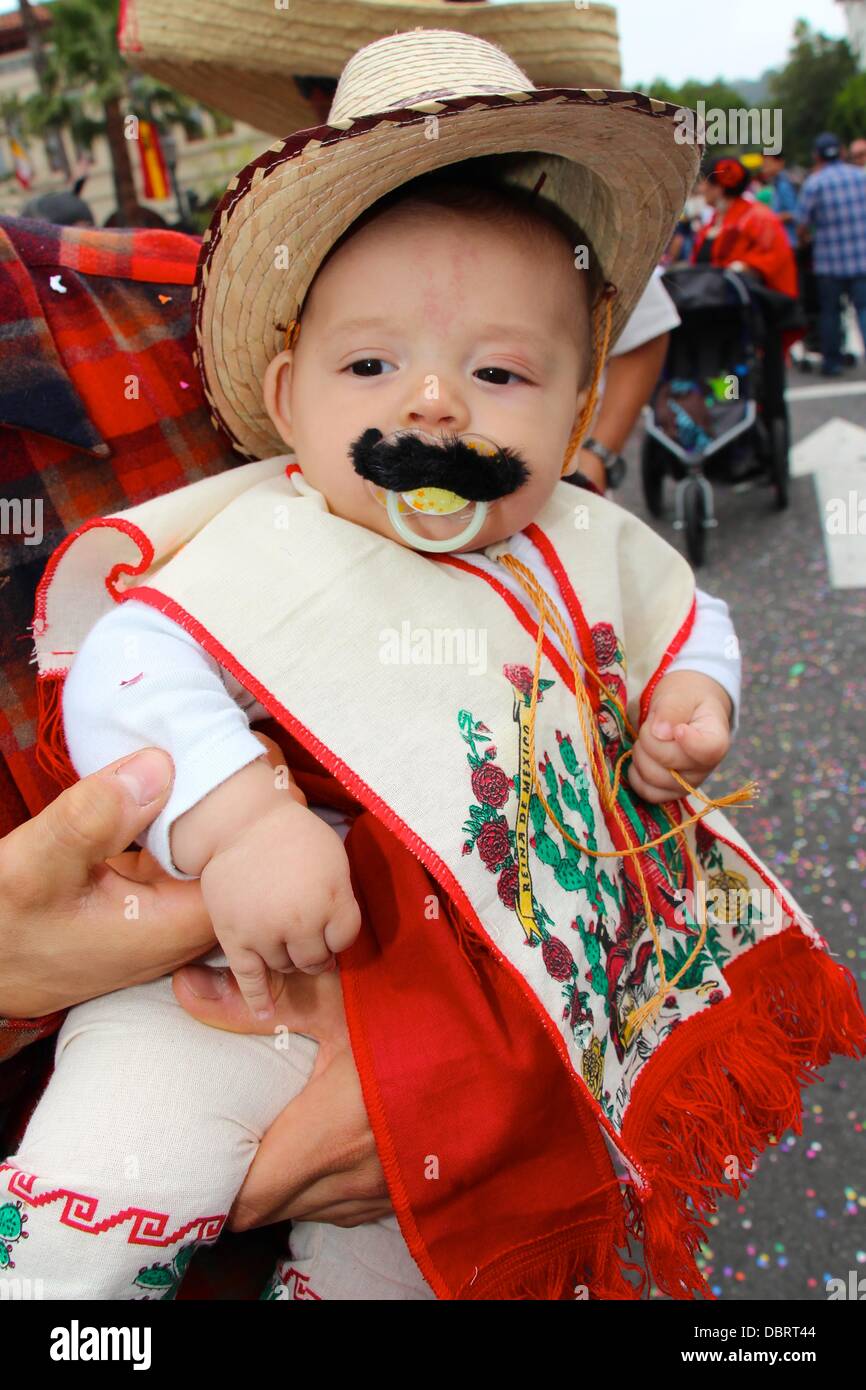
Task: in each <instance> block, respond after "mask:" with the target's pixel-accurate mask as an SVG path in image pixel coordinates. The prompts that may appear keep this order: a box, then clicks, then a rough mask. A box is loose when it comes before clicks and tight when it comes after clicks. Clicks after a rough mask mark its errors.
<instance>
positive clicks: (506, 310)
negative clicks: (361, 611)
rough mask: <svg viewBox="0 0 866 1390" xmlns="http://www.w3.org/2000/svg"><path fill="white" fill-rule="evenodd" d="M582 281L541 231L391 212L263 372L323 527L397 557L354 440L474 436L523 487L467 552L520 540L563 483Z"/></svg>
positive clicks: (437, 522) (560, 246)
mask: <svg viewBox="0 0 866 1390" xmlns="http://www.w3.org/2000/svg"><path fill="white" fill-rule="evenodd" d="M585 280H586V272H585V271H583V270H579V269H576V268H575V266H574V263H573V257H572V255H571V253H570V251H569V247H568V245H567V243H566V242H565V241H564V240H563V239H561V238H559V237H557V236H556V234H555V233H554V232H553V231H552V230H551V231H548V230H547V229H545V228H541V229H536V228H535V227H530V228H528V229H527V230H523V229H522V227H521V228H519V229H518V228H515V227H508V228H505V227H500V226H499V225H498V224H495V223H494V224H491V223H490V222H489V221H486V220H482V219H481V218H479V217H477V216H466V215H464V214H462V213H457V212H454V211H451V210H444V209H442V210H440V209H439V208H433V207H424V208H423V209H421V208H418V207H417V206H415V207H414V208H413V207H409V206H405V207H398V208H394V209H391V210H389V211H388V212H386V213H383V214H382V216H381V217H379V218H377V219H376V220H375V221H374V222H372V223H370V224H368V225H367V226H365V227H363V228H361V230H360V231H359V232H358V233H357V234H356V235H355V236H354V237H352V238H351V239H350V240H349V241H348V242H346V243H345V244H344V245H343V246H342V247H341V248H340V249H339V251H337V252H336V253H335V254H334V256H333V257H332V258H331V260H330V261H329V262H328V264H327V265H326V266H325V267H324V269H323V270H322V272H321V274H320V275H319V276H318V277H317V279H316V281H315V284H314V285H313V287H312V289H311V291H310V294H309V295H308V297H307V300H306V303H305V306H304V311H303V316H302V322H301V332H300V336H299V338H298V341H297V344H296V346H295V348H294V350H293V351H292V350H290V351H287V352H283V353H280V355H279V357H277V358H275V359H274V360H273V361H272V362H270V364H269V365H268V369H267V372H266V375H265V386H264V399H265V404H266V406H267V409H268V413H269V415H270V417H271V419H272V421H273V423H274V425H275V427H276V428H277V430H278V431H279V433H280V436H281V437H282V438H283V439H284V440H285V442H286V444H287V445H288V446H289V447H290V448H292V449H293V450H294V452H295V453H296V455H297V460H298V463H299V464H300V466H301V470H302V472H303V475H304V477H305V478H306V480H307V482H309V483H310V484H311V485H312V486H313V487H315V488H317V489H318V490H319V491H320V492H321V493H323V494H324V496H325V498H326V500H327V503H328V506H329V508H330V510H331V511H332V512H333V513H335V514H336V515H337V516H341V517H344V518H345V519H346V520H348V521H354V522H356V523H357V524H358V525H360V526H366V527H367V528H368V529H369V530H372V531H378V532H380V534H382V535H383V536H387V537H389V538H390V539H392V540H396V541H398V542H399V543H400V544H406V542H403V541H402V540H400V538H399V536H398V535H397V534H396V532H395V531H394V529H393V527H392V526H391V523H390V521H389V519H388V515H387V513H386V511H385V509H384V507H383V506H382V505H381V504H380V503H379V502H378V501H377V500H376V499H375V497H374V496H373V495H372V493H371V491H370V488H369V485H368V484H367V482H365V480H364V479H363V478H362V477H360V475H359V474H358V473H356V472H355V469H354V467H353V465H352V460H351V455H350V452H349V449H350V445H351V444H352V442H353V441H354V440H356V439H357V438H358V437H359V436H360V435H361V434H362V433H363V432H364V430H366V429H369V428H371V427H373V428H375V429H378V430H381V431H382V434H383V435H389V434H391V433H392V432H393V431H394V430H407V429H408V430H419V431H422V432H424V433H426V434H431V435H434V436H439V435H446V434H452V433H457V434H466V433H469V434H479V435H483V436H485V437H486V438H487V439H489V440H491V441H492V442H493V443H494V444H497V445H499V446H508V447H509V448H511V449H514V450H516V451H517V452H518V453H519V455H520V456H521V457H522V458H523V460H524V461H525V463H526V464H527V466H528V468H529V473H530V476H529V479H528V481H527V482H526V483H524V484H523V486H522V487H520V488H518V489H517V491H516V492H514V493H512V494H511V495H510V496H508V497H504V498H501V499H499V500H497V501H495V502H492V503H490V510H489V513H488V516H487V519H486V521H485V523H484V526H483V528H482V529H481V531H480V532H479V533H478V535H477V536H476V537H475V539H474V540H473V541H472V542H471V545H469V546H467V547H466V549H472V550H480V549H482V548H484V547H485V546H488V545H492V544H493V543H494V542H496V541H499V540H503V539H505V538H506V537H507V536H510V535H513V534H514V532H516V531H520V530H522V529H523V527H525V526H527V525H528V524H529V523H530V522H531V521H532V520H533V519H534V518H535V517H536V516H537V515H538V513H539V512H540V511H541V509H542V508H543V507H544V505H545V503H546V502H547V500H548V498H549V497H550V494H551V493H552V491H553V489H554V487H555V486H556V483H557V482H558V481H559V478H560V476H561V471H562V464H563V460H564V457H565V450H566V447H567V444H568V441H569V438H570V436H571V432H572V429H573V427H574V424H575V421H576V420H577V417H578V415H579V414H580V409H581V406H582V404H583V401H584V399H585V395H586V393H585V391H581V389H580V387H581V382H582V381H583V379H584V374H585V370H586V367H587V354H588V351H589V337H588V327H587V325H588V305H587V296H586V288H585ZM431 485H435V483H434V482H433V480H432V479H431ZM410 525H411V528H412V530H414V531H417V532H418V533H419V534H420V535H423V536H425V537H428V538H430V539H433V540H439V539H443V538H447V537H450V536H455V535H457V534H458V533H459V532H460V531H461V530H463V529H464V527H465V525H466V519H465V517H464V518H463V519H462V520H456V519H455V518H453V517H452V518H449V517H447V516H445V517H435V516H421V515H418V514H413V515H412V517H411V518H410Z"/></svg>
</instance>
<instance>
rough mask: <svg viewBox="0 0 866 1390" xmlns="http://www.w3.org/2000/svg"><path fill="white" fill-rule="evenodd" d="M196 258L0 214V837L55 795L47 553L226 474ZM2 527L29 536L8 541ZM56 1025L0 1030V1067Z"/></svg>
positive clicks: (0, 1078)
mask: <svg viewBox="0 0 866 1390" xmlns="http://www.w3.org/2000/svg"><path fill="white" fill-rule="evenodd" d="M199 246H200V240H199V238H197V237H191V236H185V235H182V234H181V233H179V232H169V231H152V230H149V229H148V230H144V229H141V230H120V231H108V230H93V229H90V228H74V227H57V226H53V225H50V224H48V223H43V222H35V221H30V220H25V219H21V218H12V217H0V323H2V325H3V332H2V335H0V426H2V429H0V500H2V501H3V504H4V506H3V510H2V514H0V520H2V523H3V525H2V530H3V531H4V532H6V534H3V535H0V543H2V559H0V834H6V833H7V832H8V831H9V830H11V829H12V828H13V827H14V826H15V825H17V824H19V823H20V822H21V821H23V820H25V819H26V818H27V817H28V816H29V815H32V814H34V813H35V812H37V811H39V810H41V809H42V807H43V806H45V805H46V803H47V802H48V801H50V800H51V799H52V798H53V796H54V795H56V792H57V787H56V786H55V785H54V784H53V783H52V782H51V780H50V778H49V777H47V776H46V774H45V773H44V772H43V771H42V770H41V769H40V768H39V767H38V765H37V763H36V759H35V755H34V742H35V733H36V695H35V680H34V668H33V667H32V665H31V664H30V656H31V636H30V631H29V628H30V623H31V621H32V617H33V598H34V593H35V589H36V585H37V582H38V580H39V578H40V575H41V573H42V570H43V569H44V567H45V562H46V560H47V558H48V556H49V555H50V554H51V552H52V551H53V550H54V549H55V547H56V546H57V545H58V544H59V543H60V542H61V541H62V540H63V538H64V537H65V536H66V535H67V534H68V533H69V532H70V531H72V530H74V528H75V527H76V526H78V525H79V524H80V523H81V522H83V521H86V520H88V519H89V518H90V517H93V516H98V515H100V514H104V513H107V512H114V511H118V510H120V509H121V508H124V507H130V506H133V505H135V504H136V503H137V502H143V501H145V500H146V499H147V498H150V497H155V496H157V495H159V494H160V493H162V492H167V491H169V490H170V489H171V488H176V487H180V486H181V485H182V484H184V483H189V482H193V481H195V480H196V479H198V478H203V477H206V476H208V475H210V474H213V473H218V472H221V471H222V470H223V469H224V468H228V467H231V466H232V465H233V464H238V463H241V462H242V460H241V459H240V458H239V457H238V456H237V455H236V454H234V453H233V452H232V450H231V448H230V446H229V444H228V441H227V440H226V438H225V436H224V435H222V434H221V433H219V432H218V431H217V430H216V429H215V428H214V425H213V423H212V422H211V417H210V411H209V408H208V406H207V403H206V401H205V399H204V396H203V394H202V391H201V388H200V385H199V381H198V374H197V372H196V369H195V367H194V366H193V363H192V350H193V335H192V325H191V319H190V304H189V296H190V287H191V285H192V281H193V279H194V276H195V266H196V260H197V258H198V249H199ZM18 507H20V508H21V510H20V512H16V510H15V509H16V508H18ZM16 515H20V516H22V517H23V518H24V520H25V524H27V531H28V533H29V534H13V531H14V526H13V525H12V522H13V521H14V519H15V517H16ZM28 518H29V522H28ZM36 519H38V523H39V524H38V529H37V528H36V527H35V526H34V521H35V520H36ZM40 532H41V535H40V534H39V533H40ZM32 541H38V543H35V544H34V543H31V542H32ZM61 1018H62V1015H60V1014H52V1015H50V1016H49V1017H47V1018H45V1019H40V1020H35V1021H34V1020H32V1019H31V1020H25V1021H24V1022H22V1023H16V1022H15V1021H14V1020H10V1021H0V1060H2V1059H3V1058H4V1057H9V1056H11V1055H12V1054H13V1053H15V1052H17V1051H19V1050H20V1049H21V1048H22V1047H23V1046H24V1045H25V1044H27V1043H30V1042H32V1041H33V1040H34V1039H36V1038H39V1037H43V1036H45V1035H46V1034H48V1033H52V1032H54V1031H56V1029H57V1028H58V1027H59V1025H60V1021H61ZM5 1073H6V1068H5V1067H4V1068H2V1069H0V1099H2V1098H3V1096H4V1094H7V1093H8V1085H9V1082H8V1078H7V1076H6V1074H5Z"/></svg>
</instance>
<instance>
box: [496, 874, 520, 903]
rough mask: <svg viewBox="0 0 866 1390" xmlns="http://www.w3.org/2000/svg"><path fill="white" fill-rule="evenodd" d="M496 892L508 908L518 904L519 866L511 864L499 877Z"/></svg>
mask: <svg viewBox="0 0 866 1390" xmlns="http://www.w3.org/2000/svg"><path fill="white" fill-rule="evenodd" d="M496 891H497V892H498V894H499V897H500V900H501V901H502V902H503V903H504V904H505V906H506V907H511V908H513V907H514V904H515V903H516V902H517V865H516V864H511V865H510V866H509V867H508V868H507V869H503V870H502V873H501V874H500V875H499V882H498V883H497V885H496Z"/></svg>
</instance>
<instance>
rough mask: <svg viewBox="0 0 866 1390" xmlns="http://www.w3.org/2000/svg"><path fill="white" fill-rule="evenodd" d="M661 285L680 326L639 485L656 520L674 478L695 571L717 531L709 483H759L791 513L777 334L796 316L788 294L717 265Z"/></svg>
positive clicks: (676, 272)
mask: <svg viewBox="0 0 866 1390" xmlns="http://www.w3.org/2000/svg"><path fill="white" fill-rule="evenodd" d="M664 283H665V286H666V287H667V290H668V292H669V293H670V295H671V297H672V298H673V300H674V303H675V304H676V307H677V310H678V312H679V314H680V317H681V319H682V323H681V324H680V326H679V327H678V328H676V329H675V330H674V331H673V333H672V334H671V339H670V345H669V348H668V355H667V360H666V362H665V366H664V369H663V372H662V376H661V379H660V381H659V383H658V385H657V387H656V389H655V392H654V394H653V397H652V401H651V403H650V404H649V405H648V406H647V407H645V410H644V419H645V423H646V437H645V439H644V443H643V451H642V455H641V479H642V483H643V492H644V498H645V501H646V504H647V508H648V509H649V511H650V513H651V515H652V516H655V517H661V516H662V515H663V511H664V504H663V498H664V483H665V479H666V477H667V476H668V475H669V474H670V475H671V477H672V478H673V479H674V480H675V482H676V490H675V493H674V507H675V520H674V528H675V530H684V531H685V533H686V549H687V551H688V556H689V559H690V560H691V562H692V564H693V565H694V566H696V567H697V566H699V565H701V564H703V562H704V558H705V547H706V533H707V531H708V530H709V529H711V528H712V527H715V526H717V525H718V522H717V520H716V518H715V517H714V515H713V491H712V487H711V484H710V480H711V479H712V480H714V481H722V482H728V483H737V482H739V481H742V480H745V479H746V478H753V477H756V476H757V477H763V478H764V479H765V481H767V482H768V483H769V484H770V485H771V486H772V487H773V489H774V493H775V501H776V506H777V507H778V508H779V509H780V510H781V509H782V508H784V507H786V506H787V505H788V480H789V476H790V473H789V461H788V451H789V437H790V426H789V421H788V411H787V407H786V405H785V366H784V352H783V346H782V333H783V331H784V330H785V329H789V328H792V327H799V326H800V319H799V310H798V308H797V304H796V301H793V300H790V299H789V298H788V296H787V295H781V294H778V293H776V292H775V291H772V290H767V289H766V287H765V286H763V285H761V284H759V283H757V281H756V280H754V279H753V278H752V277H751V276H746V275H742V274H739V273H735V272H734V271H732V270H725V269H722V268H720V267H717V266H707V265H699V266H676V267H672V268H671V269H670V270H668V271H667V272H666V274H665V276H664Z"/></svg>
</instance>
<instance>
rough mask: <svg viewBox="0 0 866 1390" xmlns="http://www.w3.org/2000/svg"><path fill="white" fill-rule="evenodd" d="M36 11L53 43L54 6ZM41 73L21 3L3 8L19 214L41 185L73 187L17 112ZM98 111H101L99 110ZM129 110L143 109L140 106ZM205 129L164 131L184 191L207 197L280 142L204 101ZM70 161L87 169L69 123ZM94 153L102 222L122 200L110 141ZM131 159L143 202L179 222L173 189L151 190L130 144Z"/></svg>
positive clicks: (7, 170)
mask: <svg viewBox="0 0 866 1390" xmlns="http://www.w3.org/2000/svg"><path fill="white" fill-rule="evenodd" d="M33 11H34V14H35V16H36V18H37V20H38V22H39V25H40V28H41V30H42V33H43V36H44V41H45V43H46V46H48V47H50V43H51V6H50V4H49V5H34V6H33ZM37 85H38V84H37V79H36V73H35V71H34V68H33V63H32V60H31V56H30V51H29V49H28V47H27V38H26V35H25V32H24V29H23V27H22V24H21V18H20V15H19V13H18V11H17V10H14V11H12V12H11V13H10V14H2V15H0V214H2V215H4V216H13V217H14V216H16V215H18V214H19V213H20V211H21V208H22V207H23V206H24V204H25V203H26V202H27V201H28V200H29V199H31V198H34V197H36V196H38V195H39V194H40V193H49V192H55V191H57V190H60V189H64V188H68V187H70V180H69V179H67V178H66V177H65V176H64V175H63V174H61V173H59V172H57V171H56V170H55V169H54V168H53V167H52V160H51V156H50V148H49V147H48V146H47V145H46V142H45V141H44V140H42V139H41V138H38V137H34V136H28V135H27V134H26V133H25V132H24V131H23V130H22V129H21V128H20V125H19V124H18V122H16V118H15V114H14V112H15V102H16V98H17V100H18V101H24V100H25V99H26V98H27V97H28V96H30V95H31V94H32V93H33V92H35V91H36V90H37ZM93 114H94V118H96V117H97V116H98V114H99V113H98V112H97V111H96V110H94V113H93ZM129 114H137V113H136V112H135V110H134V107H131V108H130V112H129ZM197 114H198V117H199V122H200V133H198V134H196V135H194V136H189V135H187V134H186V132H185V131H184V129H183V127H182V126H177V125H176V126H174V127H173V128H172V129H171V130H170V131H164V132H163V136H165V135H168V136H169V137H173V139H174V145H175V148H176V151H177V171H176V172H177V180H178V183H179V185H180V187H181V189H182V190H184V192H186V193H188V192H189V191H190V190H192V191H193V192H194V194H196V195H197V198H198V202H199V203H200V204H206V203H207V202H208V201H209V200H210V199H213V198H214V197H220V196H222V194H223V192H224V191H225V188H226V185H227V184H228V182H229V180H230V179H231V177H232V175H233V174H235V173H237V171H238V169H240V168H242V167H243V165H245V164H247V163H248V162H249V161H250V160H251V159H254V158H255V156H256V155H257V154H259V153H261V151H263V150H265V149H267V147H268V145H270V144H272V143H273V136H272V135H268V134H267V133H265V132H263V131H260V130H256V128H255V127H254V126H251V125H247V124H245V123H244V122H243V121H237V120H231V119H230V118H224V119H222V120H220V121H219V122H215V121H214V119H213V117H212V116H211V115H210V113H209V112H207V111H205V110H203V109H201V108H199V110H198V113H197ZM63 138H64V140H65V141H66V145H67V150H68V155H69V163H70V166H71V167H72V168H73V170H74V173H73V177H75V174H77V173H79V172H80V170H81V160H82V158H83V157H84V156H85V155H86V153H87V152H86V151H85V150H82V149H79V148H77V147H76V145H75V142H74V141H73V138H72V134H71V132H70V131H68V130H67V131H65V132H64V133H63ZM90 154H91V156H92V159H93V164H92V166H91V169H90V172H89V174H88V177H87V182H86V184H85V185H84V188H83V189H82V190H81V196H82V197H83V198H84V199H85V201H86V202H87V203H88V204H89V205H90V207H91V209H92V211H93V216H94V219H95V221H96V224H97V226H101V225H102V224H103V223H104V221H105V219H106V218H107V217H108V216H109V214H110V213H112V212H113V211H114V209H115V207H116V198H115V195H114V184H113V180H112V172H111V161H110V157H109V152H108V144H107V141H106V140H105V139H104V138H103V137H102V136H99V137H97V138H96V139H95V140H94V142H93V147H92V150H91V151H90ZM130 156H131V159H130V162H131V164H132V169H133V176H134V178H135V185H136V190H137V193H138V199H139V202H140V203H141V204H142V206H143V207H148V208H152V209H153V210H154V211H156V212H158V213H160V214H161V215H162V216H163V217H164V218H165V220H166V222H168V223H169V224H172V223H174V222H176V221H177V219H178V215H179V214H178V208H177V201H176V198H175V196H174V193H173V191H171V190H169V193H168V197H166V198H148V197H146V196H145V181H144V174H143V170H142V161H141V159H140V157H139V152H138V150H137V149H131V150H130Z"/></svg>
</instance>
